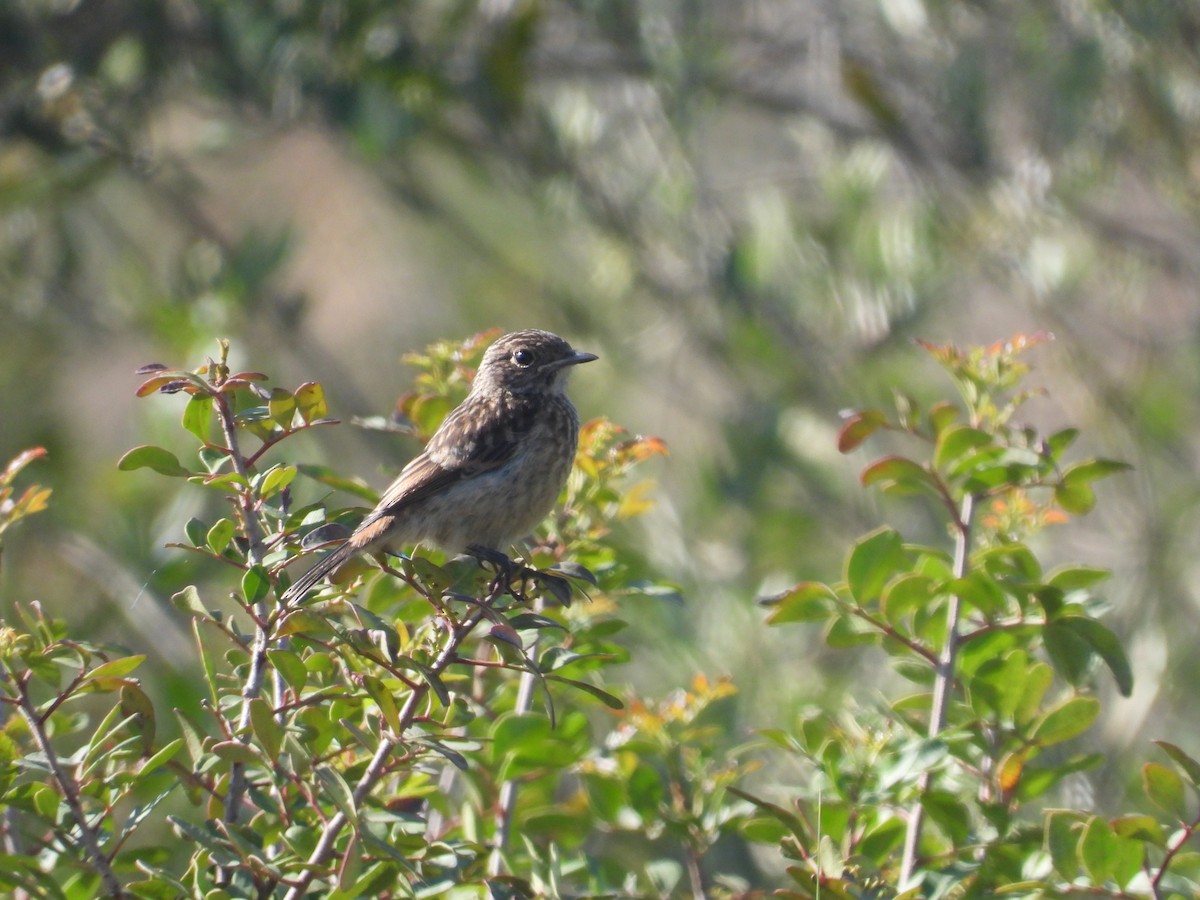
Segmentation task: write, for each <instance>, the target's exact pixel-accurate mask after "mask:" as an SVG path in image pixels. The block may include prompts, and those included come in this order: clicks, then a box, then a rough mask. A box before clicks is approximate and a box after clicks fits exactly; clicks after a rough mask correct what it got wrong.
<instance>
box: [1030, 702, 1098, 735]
mask: <svg viewBox="0 0 1200 900" xmlns="http://www.w3.org/2000/svg"><path fill="white" fill-rule="evenodd" d="M1099 714H1100V701H1099V700H1097V699H1096V698H1095V697H1072V698H1071V699H1070V700H1067V701H1065V702H1063V703H1060V704H1059V705H1058V706H1056V707H1055V708H1054V709H1052V710H1050V711H1049V712H1047V713H1046V714H1045V715H1044V716H1042V718H1041V719H1039V720H1038V721H1037V723H1035V724H1034V726H1033V729H1032V731H1031V733H1030V740H1031V741H1033V742H1035V743H1037V744H1040V745H1041V746H1043V747H1049V746H1051V745H1053V744H1061V743H1062V742H1064V741H1069V740H1071V738H1073V737H1078V736H1079V735H1081V734H1083V732H1085V731H1087V730H1088V729H1089V728H1091V727H1092V723H1093V722H1095V721H1096V716H1098V715H1099Z"/></svg>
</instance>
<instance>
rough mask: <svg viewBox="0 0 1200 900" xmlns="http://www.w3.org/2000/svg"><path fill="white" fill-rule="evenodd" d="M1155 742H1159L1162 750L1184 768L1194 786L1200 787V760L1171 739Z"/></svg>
mask: <svg viewBox="0 0 1200 900" xmlns="http://www.w3.org/2000/svg"><path fill="white" fill-rule="evenodd" d="M1154 743H1156V744H1158V746H1159V747H1161V748H1162V751H1163V752H1164V753H1166V754H1167V756H1169V757H1171V759H1172V760H1174V761H1175V764H1176V765H1177V766H1179V768H1181V769H1183V773H1184V774H1185V775H1186V776H1187V779H1188V782H1189V783H1190V784H1191V785H1192V787H1194V788H1197V789H1200V762H1197V761H1196V760H1195V759H1193V758H1192V757H1191V756H1189V755H1188V754H1186V753H1184V752H1183V750H1182V749H1180V748H1179V747H1177V746H1176V745H1175V744H1172V743H1171V742H1169V741H1155V742H1154Z"/></svg>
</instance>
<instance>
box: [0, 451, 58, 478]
mask: <svg viewBox="0 0 1200 900" xmlns="http://www.w3.org/2000/svg"><path fill="white" fill-rule="evenodd" d="M47 452H48V451H47V450H46V448H45V447H30V448H29V449H28V450H22V451H21V452H20V453H18V454H17V455H16V456H14V457H13V458H12V459H11V460H10V461H9V463H8V465H7V466H5V467H4V474H3V475H0V484H9V483H11V482H12V480H13V479H14V478H15V477H16V476H17V473H18V472H20V471H21V470H22V469H23V468H25V467H26V466H27V465H29V464H30V463H31V462H33V461H34V460H35V459H41V458H42V457H43V456H45V455H46V454H47Z"/></svg>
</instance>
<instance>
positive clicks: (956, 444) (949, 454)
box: [933, 425, 995, 469]
mask: <svg viewBox="0 0 1200 900" xmlns="http://www.w3.org/2000/svg"><path fill="white" fill-rule="evenodd" d="M994 442H995V438H993V437H992V435H990V434H988V433H987V432H986V431H981V430H979V429H978V428H972V427H971V426H970V425H959V426H958V427H957V428H951V429H949V430H948V431H943V432H942V433H941V434H939V435H938V439H937V444H936V445H935V447H934V450H933V464H934V466H936V467H937V468H939V469H945V468H947V467H949V466H952V465H955V464H957V463H959V462H961V461H962V460H963V459H964V457H966V456H967V455H968V454H969V453H972V452H973V451H975V450H978V449H979V448H981V447H988V446H991V445H992V444H993V443H994Z"/></svg>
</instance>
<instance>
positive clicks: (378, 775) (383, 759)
mask: <svg viewBox="0 0 1200 900" xmlns="http://www.w3.org/2000/svg"><path fill="white" fill-rule="evenodd" d="M503 593H504V588H503V585H501V584H499V581H497V584H496V586H495V587H494V588H493V590H492V592H491V593H490V594H489V595H488V597H487V599H486V600H485V601H484V602H483V603H482V604H480V605H479V606H476V607H475V608H474V609H472V610H471V611H470V612H469V613H468V614H467V615H466V617H465V618H464V619H463V620H462V621H461V622H460V623H459V624H458V625H456V626H455V627H454V629H453V631H452V632H451V634H450V638H449V640H447V642H446V645H445V646H444V647H443V648H442V651H441V653H439V654H438V657H437V659H435V660H434V662H433V665H432V666H430V674H431V675H433V676H438V675H441V673H442V672H444V671H445V669H446V667H447V666H449V665H450V664H451V663H453V662H455V661H456V660H457V657H458V648H459V647H460V646H461V645H462V642H463V641H464V640H466V638H467V636H468V635H469V634H470V633H471V632H472V631H473V630H474V629H475V626H476V625H478V624H479V622H480V620H482V619H483V617H484V614H485V612H486V610H487V609H488V608H489V607H490V606H491V604H492V603H494V602H495V600H496V599H497V598H498V597H500V596H501V595H502V594H503ZM429 690H430V688H429V682H428V681H425V682H422V683H421V684H419V685H417V686H416V687H415V688H414V689H413V690H412V691H411V692H409V695H408V699H407V700H405V702H404V706H403V708H401V710H400V722H399V725H400V727H399V728H398V729H397V731H396V733H395V734H394V735H393V734H388V733H386V732H384V733H383V734H381V735H380V740H379V747H378V748H377V749H376V750H375V755H374V756H373V757H371V762H370V763H369V764H368V765H367V768H366V771H364V772H363V774H362V776H361V777H360V778H359V780H358V784H356V785H355V787H354V792H353V795H352V796H353V800H354V807H355V809H357V808H358V807H359V806H360V805H361V804H362V802H363V800H365V799H366V797H367V796H368V795H369V794H370V793H371V791H372V790H374V788H375V786H376V785H377V784H378V783H379V782H380V780H381V779H382V778H383V776H384V775H385V774H387V766H388V762H389V761H390V760H391V756H392V751H393V750H395V748H396V746H397V745H398V744H399V743H400V738H401V737H402V736H403V734H404V732H405V731H407V730H408V727H409V726H410V725H411V724H412V723H413V720H414V719H415V718H416V715H417V707H418V706H419V705H420V704H421V702H422V701H423V700H424V699H425V696H426V695H427V694H428V693H429ZM348 824H349V818H348V817H347V815H346V814H345V813H344V812H342V811H341V810H338V812H337V813H335V814H334V815H333V816H332V817H331V818H330V819H329V821H328V822H326V823H325V827H324V828H322V829H321V836H320V838H318V840H317V844H316V846H315V847H314V848H313V851H312V853H311V854H310V855H309V857H308V862H307V864H306V866H305V869H304V871H303V872H302V873H301V874H300V876H299V877H298V878H296V879H295V880H293V881H291V882H290V887H289V890H288V892H287V894H286V895H284V900H301V898H302V897H303V896H304V895H305V894H306V893H307V891H308V887H309V885H310V884H312V881H313V879H314V878H316V877H317V873H318V871H320V869H321V868H323V867H324V866H325V864H326V863H327V862H329V859H330V857H332V856H333V845H334V842H335V841H336V840H337V838H338V835H339V834H341V832H342V829H343V828H345V827H346V825H348Z"/></svg>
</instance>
